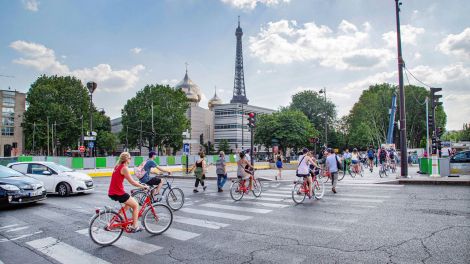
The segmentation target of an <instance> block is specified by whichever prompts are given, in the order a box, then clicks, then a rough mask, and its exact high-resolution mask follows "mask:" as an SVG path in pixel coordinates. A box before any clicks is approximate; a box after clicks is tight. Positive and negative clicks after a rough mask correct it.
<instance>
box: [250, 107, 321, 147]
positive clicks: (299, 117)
mask: <svg viewBox="0 0 470 264" xmlns="http://www.w3.org/2000/svg"><path fill="white" fill-rule="evenodd" d="M316 135H318V131H317V130H315V128H314V127H313V125H312V124H311V123H310V121H309V120H308V118H307V117H306V116H305V115H304V114H303V113H302V112H300V111H298V110H290V109H283V110H280V111H277V112H274V113H272V114H261V115H258V116H257V121H256V130H255V144H262V145H264V146H266V147H272V146H273V139H274V140H277V142H278V144H279V146H280V147H281V148H282V149H286V148H301V147H304V146H307V145H309V142H308V140H309V138H311V137H314V136H316Z"/></svg>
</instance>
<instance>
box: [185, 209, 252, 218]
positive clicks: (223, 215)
mask: <svg viewBox="0 0 470 264" xmlns="http://www.w3.org/2000/svg"><path fill="white" fill-rule="evenodd" d="M179 211H181V212H185V213H191V214H199V215H206V216H214V217H220V218H227V219H232V220H240V221H245V220H248V219H251V218H252V217H251V216H247V215H240V214H229V213H221V212H214V211H208V210H200V209H193V208H181V209H180V210H179Z"/></svg>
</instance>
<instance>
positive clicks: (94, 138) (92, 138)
mask: <svg viewBox="0 0 470 264" xmlns="http://www.w3.org/2000/svg"><path fill="white" fill-rule="evenodd" d="M83 140H89V141H93V140H96V137H83Z"/></svg>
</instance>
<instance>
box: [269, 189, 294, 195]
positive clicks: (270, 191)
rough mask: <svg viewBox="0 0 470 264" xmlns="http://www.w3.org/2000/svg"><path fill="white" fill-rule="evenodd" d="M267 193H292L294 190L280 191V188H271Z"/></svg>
mask: <svg viewBox="0 0 470 264" xmlns="http://www.w3.org/2000/svg"><path fill="white" fill-rule="evenodd" d="M266 193H282V194H291V193H292V190H291V191H287V190H286V191H279V190H269V191H266Z"/></svg>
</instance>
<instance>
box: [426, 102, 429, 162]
mask: <svg viewBox="0 0 470 264" xmlns="http://www.w3.org/2000/svg"><path fill="white" fill-rule="evenodd" d="M428 105H429V97H426V153H428V157H429V118H428V116H429V110H428Z"/></svg>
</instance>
